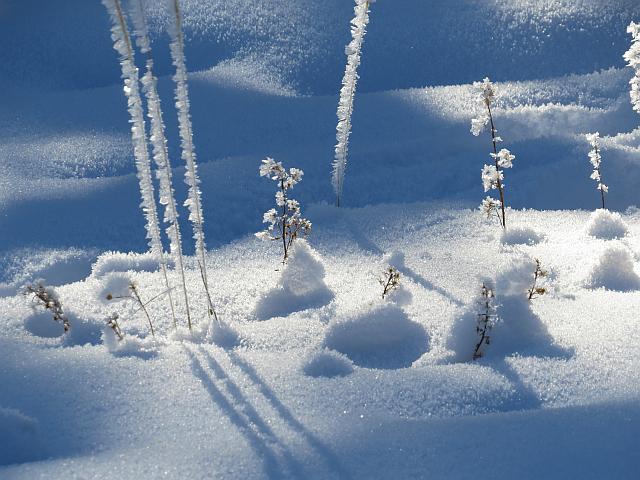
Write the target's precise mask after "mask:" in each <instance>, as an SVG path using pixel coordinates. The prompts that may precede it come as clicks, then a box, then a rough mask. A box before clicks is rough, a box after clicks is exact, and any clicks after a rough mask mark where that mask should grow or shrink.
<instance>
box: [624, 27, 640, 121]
mask: <svg viewBox="0 0 640 480" xmlns="http://www.w3.org/2000/svg"><path fill="white" fill-rule="evenodd" d="M627 32H628V33H630V34H631V37H632V40H631V47H630V48H629V50H627V51H626V52H625V54H624V59H625V60H626V62H627V65H628V66H630V67H631V68H633V70H634V71H635V75H634V76H633V78H632V79H631V80H629V84H630V85H631V91H630V95H631V104H632V105H633V109H634V110H635V111H636V112H638V113H640V23H635V22H631V23H630V24H629V26H628V27H627Z"/></svg>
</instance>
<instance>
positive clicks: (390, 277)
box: [378, 266, 400, 299]
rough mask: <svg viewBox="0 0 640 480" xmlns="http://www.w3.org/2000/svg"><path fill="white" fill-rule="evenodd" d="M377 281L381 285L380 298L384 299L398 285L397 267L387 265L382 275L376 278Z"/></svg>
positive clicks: (398, 273)
mask: <svg viewBox="0 0 640 480" xmlns="http://www.w3.org/2000/svg"><path fill="white" fill-rule="evenodd" d="M378 283H380V285H381V286H382V298H383V299H384V298H386V296H387V295H389V294H390V293H391V292H393V291H394V290H395V289H397V288H398V287H399V286H400V272H399V271H398V269H397V268H395V267H393V266H389V267H387V269H386V270H385V271H384V276H383V277H382V278H380V279H378Z"/></svg>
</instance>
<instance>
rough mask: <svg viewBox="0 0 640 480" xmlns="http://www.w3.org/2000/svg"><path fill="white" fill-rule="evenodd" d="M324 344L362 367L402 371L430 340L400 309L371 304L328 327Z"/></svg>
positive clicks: (415, 358) (426, 347)
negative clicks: (399, 369)
mask: <svg viewBox="0 0 640 480" xmlns="http://www.w3.org/2000/svg"><path fill="white" fill-rule="evenodd" d="M324 344H325V345H326V346H327V347H329V348H331V349H334V350H337V351H338V352H341V353H343V354H345V355H346V356H347V357H349V358H350V359H351V360H352V361H353V362H354V363H355V364H356V365H359V366H362V367H369V368H403V367H409V366H411V364H412V363H413V362H414V361H415V360H417V359H418V358H420V357H421V356H422V354H423V353H424V352H426V351H427V350H428V348H429V337H428V335H427V333H426V332H425V330H424V328H423V327H422V326H421V325H420V324H418V323H416V322H413V321H411V320H410V319H409V317H408V316H407V315H406V313H404V311H403V310H402V309H401V308H399V307H397V306H395V305H392V304H373V305H365V306H364V307H362V308H360V309H359V310H358V311H357V312H356V313H355V314H354V315H352V316H349V317H347V318H344V319H341V318H339V319H337V320H336V321H334V322H333V323H332V324H330V325H329V328H328V329H327V334H326V336H325V339H324Z"/></svg>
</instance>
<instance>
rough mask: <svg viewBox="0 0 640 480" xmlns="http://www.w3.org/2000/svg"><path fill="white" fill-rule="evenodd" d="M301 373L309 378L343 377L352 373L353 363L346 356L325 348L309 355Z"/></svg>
mask: <svg viewBox="0 0 640 480" xmlns="http://www.w3.org/2000/svg"><path fill="white" fill-rule="evenodd" d="M303 371H304V374H305V375H308V376H310V377H344V376H347V375H349V374H350V373H352V372H353V363H352V362H351V360H349V358H348V357H347V356H345V355H342V354H340V353H338V352H336V351H334V350H329V349H328V348H325V349H323V350H320V351H317V352H313V353H311V354H310V355H309V357H308V358H307V359H306V361H305V364H304V367H303Z"/></svg>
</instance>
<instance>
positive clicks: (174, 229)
mask: <svg viewBox="0 0 640 480" xmlns="http://www.w3.org/2000/svg"><path fill="white" fill-rule="evenodd" d="M131 7H132V8H131V18H132V19H133V25H134V27H135V28H134V31H135V34H136V43H137V45H138V48H139V49H140V52H141V53H143V54H145V55H146V56H147V63H146V68H147V70H146V72H145V74H144V76H143V77H142V87H143V90H144V93H145V96H146V98H147V111H148V113H147V115H148V117H149V119H150V120H151V137H150V140H151V144H152V146H153V159H154V161H155V163H156V166H157V167H158V168H157V170H156V177H157V178H158V181H159V185H160V189H159V190H160V192H159V193H160V204H161V205H164V222H165V223H167V229H166V231H167V236H168V237H169V242H170V251H171V255H172V257H173V260H174V263H175V266H176V268H177V269H178V272H179V273H180V278H181V281H182V290H183V293H184V303H185V309H186V313H187V324H188V325H191V311H190V307H189V296H188V294H187V281H186V278H185V273H184V259H183V255H182V235H181V233H180V225H179V224H178V209H177V207H176V199H175V192H174V190H173V178H172V171H171V161H170V159H169V152H168V149H167V139H166V136H165V133H164V132H165V128H164V120H163V118H162V106H161V104H160V96H159V95H158V88H157V83H158V80H157V78H156V77H155V76H154V74H153V58H152V57H151V41H150V40H149V31H148V28H147V22H146V19H145V15H144V7H143V5H142V0H134V1H133V2H132V6H131ZM164 272H165V281H166V285H167V291H168V295H169V302H170V303H171V312H172V314H173V313H174V307H173V299H172V297H171V287H170V285H169V280H168V277H167V275H166V268H164ZM173 318H174V326H175V314H174V317H173Z"/></svg>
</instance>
